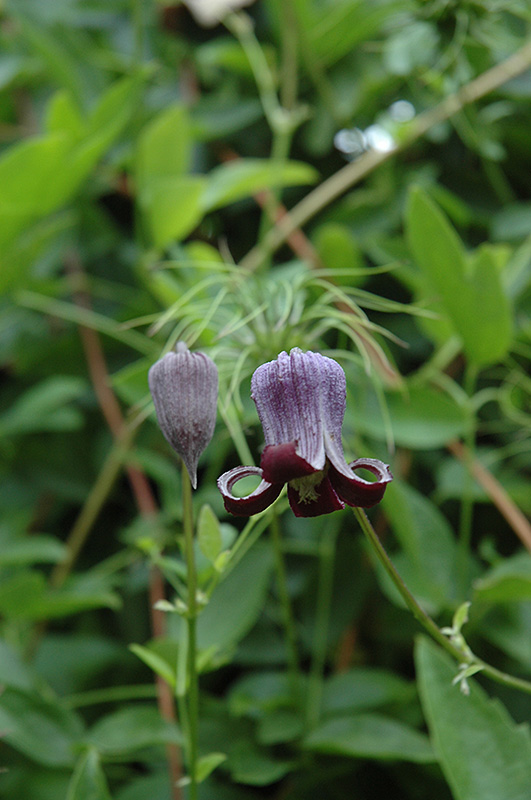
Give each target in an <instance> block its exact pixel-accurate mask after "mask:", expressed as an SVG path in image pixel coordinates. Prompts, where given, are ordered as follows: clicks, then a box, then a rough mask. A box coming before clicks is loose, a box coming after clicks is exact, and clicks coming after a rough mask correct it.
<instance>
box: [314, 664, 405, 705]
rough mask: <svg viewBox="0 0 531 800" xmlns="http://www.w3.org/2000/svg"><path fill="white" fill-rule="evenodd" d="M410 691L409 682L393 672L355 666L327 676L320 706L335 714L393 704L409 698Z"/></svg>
mask: <svg viewBox="0 0 531 800" xmlns="http://www.w3.org/2000/svg"><path fill="white" fill-rule="evenodd" d="M413 691H414V687H413V685H412V684H409V683H408V682H407V681H405V680H404V679H403V678H399V677H398V675H395V674H394V673H392V672H388V671H387V670H384V669H375V668H372V669H367V668H362V667H356V668H354V669H350V670H349V671H348V672H343V673H341V674H336V675H332V676H331V677H329V678H327V679H326V681H325V684H324V687H323V698H322V703H321V709H322V713H323V715H331V714H336V715H337V714H340V713H341V712H343V713H345V712H346V711H360V710H365V709H368V708H378V706H385V705H394V704H397V703H404V702H407V701H409V700H411V698H412V692H413Z"/></svg>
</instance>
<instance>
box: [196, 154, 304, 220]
mask: <svg viewBox="0 0 531 800" xmlns="http://www.w3.org/2000/svg"><path fill="white" fill-rule="evenodd" d="M316 179H317V172H316V171H315V169H314V168H313V167H311V166H310V165H309V164H303V163H302V162H299V161H277V162H275V161H270V160H268V159H265V158H264V159H258V158H245V159H243V158H241V159H237V160H236V161H230V162H229V163H227V164H222V165H221V166H219V167H215V169H213V170H212V171H211V172H210V173H209V174H208V176H207V185H206V188H205V191H204V193H203V195H202V197H201V207H202V209H203V211H204V212H205V213H206V212H208V211H212V210H214V209H215V208H221V207H222V206H226V205H228V204H229V203H234V202H236V200H241V199H242V198H244V197H249V196H250V195H253V194H255V193H256V192H260V191H263V190H264V189H275V188H277V187H281V186H300V185H301V184H307V183H314V181H315V180H316Z"/></svg>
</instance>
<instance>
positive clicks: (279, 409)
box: [218, 347, 393, 517]
mask: <svg viewBox="0 0 531 800" xmlns="http://www.w3.org/2000/svg"><path fill="white" fill-rule="evenodd" d="M251 395H252V398H253V400H254V402H255V403H256V408H257V410H258V416H259V417H260V422H261V423H262V427H263V429H264V437H265V444H266V446H265V448H264V451H263V453H262V459H261V462H260V467H236V468H235V469H231V470H229V471H228V472H225V473H224V474H223V475H222V476H221V477H220V478H219V479H218V488H219V490H220V492H221V494H222V495H223V501H224V503H225V508H226V509H227V511H230V512H231V513H232V514H237V515H241V516H245V517H248V516H251V515H252V514H257V513H258V512H259V511H263V510H264V509H265V508H267V507H268V506H269V505H271V503H272V502H273V501H274V500H276V498H277V497H278V496H279V494H280V492H281V491H282V488H283V486H284V484H286V483H287V484H288V499H289V503H290V505H291V508H292V510H293V512H294V514H295V516H297V517H315V516H318V515H319V514H329V513H330V512H332V511H337V510H339V509H342V508H344V507H345V504H346V505H349V506H361V507H363V508H370V507H371V506H373V505H375V504H376V503H378V502H379V501H380V500H381V499H382V497H383V494H384V491H385V487H386V485H387V484H388V483H389V481H391V480H392V478H393V476H392V474H391V471H390V469H389V467H388V466H387V464H384V463H383V462H382V461H378V460H377V459H374V458H359V459H358V460H357V461H353V462H352V463H350V464H347V462H346V461H345V456H344V454H343V447H342V444H341V426H342V424H343V417H344V416H345V406H346V381H345V373H344V372H343V370H342V368H341V367H340V366H339V364H338V363H337V362H336V361H333V360H332V359H331V358H326V357H325V356H322V355H320V354H319V353H312V352H307V353H303V352H302V350H300V349H299V348H298V347H295V348H294V349H293V350H292V351H291V352H290V354H289V355H288V354H287V353H285V352H283V353H280V355H279V356H278V358H277V359H276V360H275V361H270V362H269V363H267V364H262V366H261V367H258V369H257V370H256V372H255V373H254V375H253V378H252V381H251ZM357 469H365V470H368V471H369V472H372V474H373V475H375V476H376V480H375V481H368V480H365V479H364V478H362V477H360V476H359V475H356V474H355V472H354V470H357ZM249 475H257V476H259V477H260V478H261V479H262V480H261V483H260V485H259V486H258V488H257V489H255V490H254V492H252V493H251V494H249V495H247V497H241V498H239V497H234V496H233V494H232V487H233V486H234V485H235V484H236V483H237V482H238V481H239V480H241V478H245V477H248V476H249Z"/></svg>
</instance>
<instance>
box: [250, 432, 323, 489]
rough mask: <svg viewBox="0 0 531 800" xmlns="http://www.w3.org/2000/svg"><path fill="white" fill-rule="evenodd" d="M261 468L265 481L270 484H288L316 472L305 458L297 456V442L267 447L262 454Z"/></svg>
mask: <svg viewBox="0 0 531 800" xmlns="http://www.w3.org/2000/svg"><path fill="white" fill-rule="evenodd" d="M260 466H261V468H262V472H263V478H264V480H266V481H268V482H269V483H287V482H288V481H291V480H293V479H294V478H302V477H304V476H305V475H311V474H312V472H315V471H316V470H315V469H314V467H312V465H311V464H308V462H307V461H305V460H304V458H301V457H300V456H299V455H297V442H287V443H286V444H269V445H267V447H266V448H264V452H263V453H262V459H261V461H260Z"/></svg>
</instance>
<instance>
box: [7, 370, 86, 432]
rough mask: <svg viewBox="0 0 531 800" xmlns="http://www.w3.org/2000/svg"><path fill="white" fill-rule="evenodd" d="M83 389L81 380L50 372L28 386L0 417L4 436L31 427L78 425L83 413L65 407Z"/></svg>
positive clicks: (60, 428)
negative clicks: (41, 379)
mask: <svg viewBox="0 0 531 800" xmlns="http://www.w3.org/2000/svg"><path fill="white" fill-rule="evenodd" d="M85 389H86V383H85V381H83V380H81V379H80V378H73V377H69V376H53V377H50V378H46V379H45V380H43V381H41V383H39V384H38V385H37V386H33V387H32V388H31V389H28V390H27V391H26V392H25V393H24V394H23V395H22V396H21V397H20V398H19V399H18V400H17V401H16V402H15V403H14V404H13V405H12V406H11V408H10V409H9V410H8V411H6V412H5V413H4V414H2V416H1V417H0V431H1V432H2V433H3V434H4V435H5V436H13V435H15V434H17V435H20V434H22V433H33V432H35V431H65V430H66V431H68V430H75V429H76V428H79V427H80V425H81V424H82V422H83V417H82V416H81V414H80V413H79V412H78V411H77V409H73V408H69V407H68V406H67V407H66V408H65V406H66V404H67V403H70V402H72V400H76V399H77V398H78V397H79V396H80V395H81V394H82V392H84V391H85Z"/></svg>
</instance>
